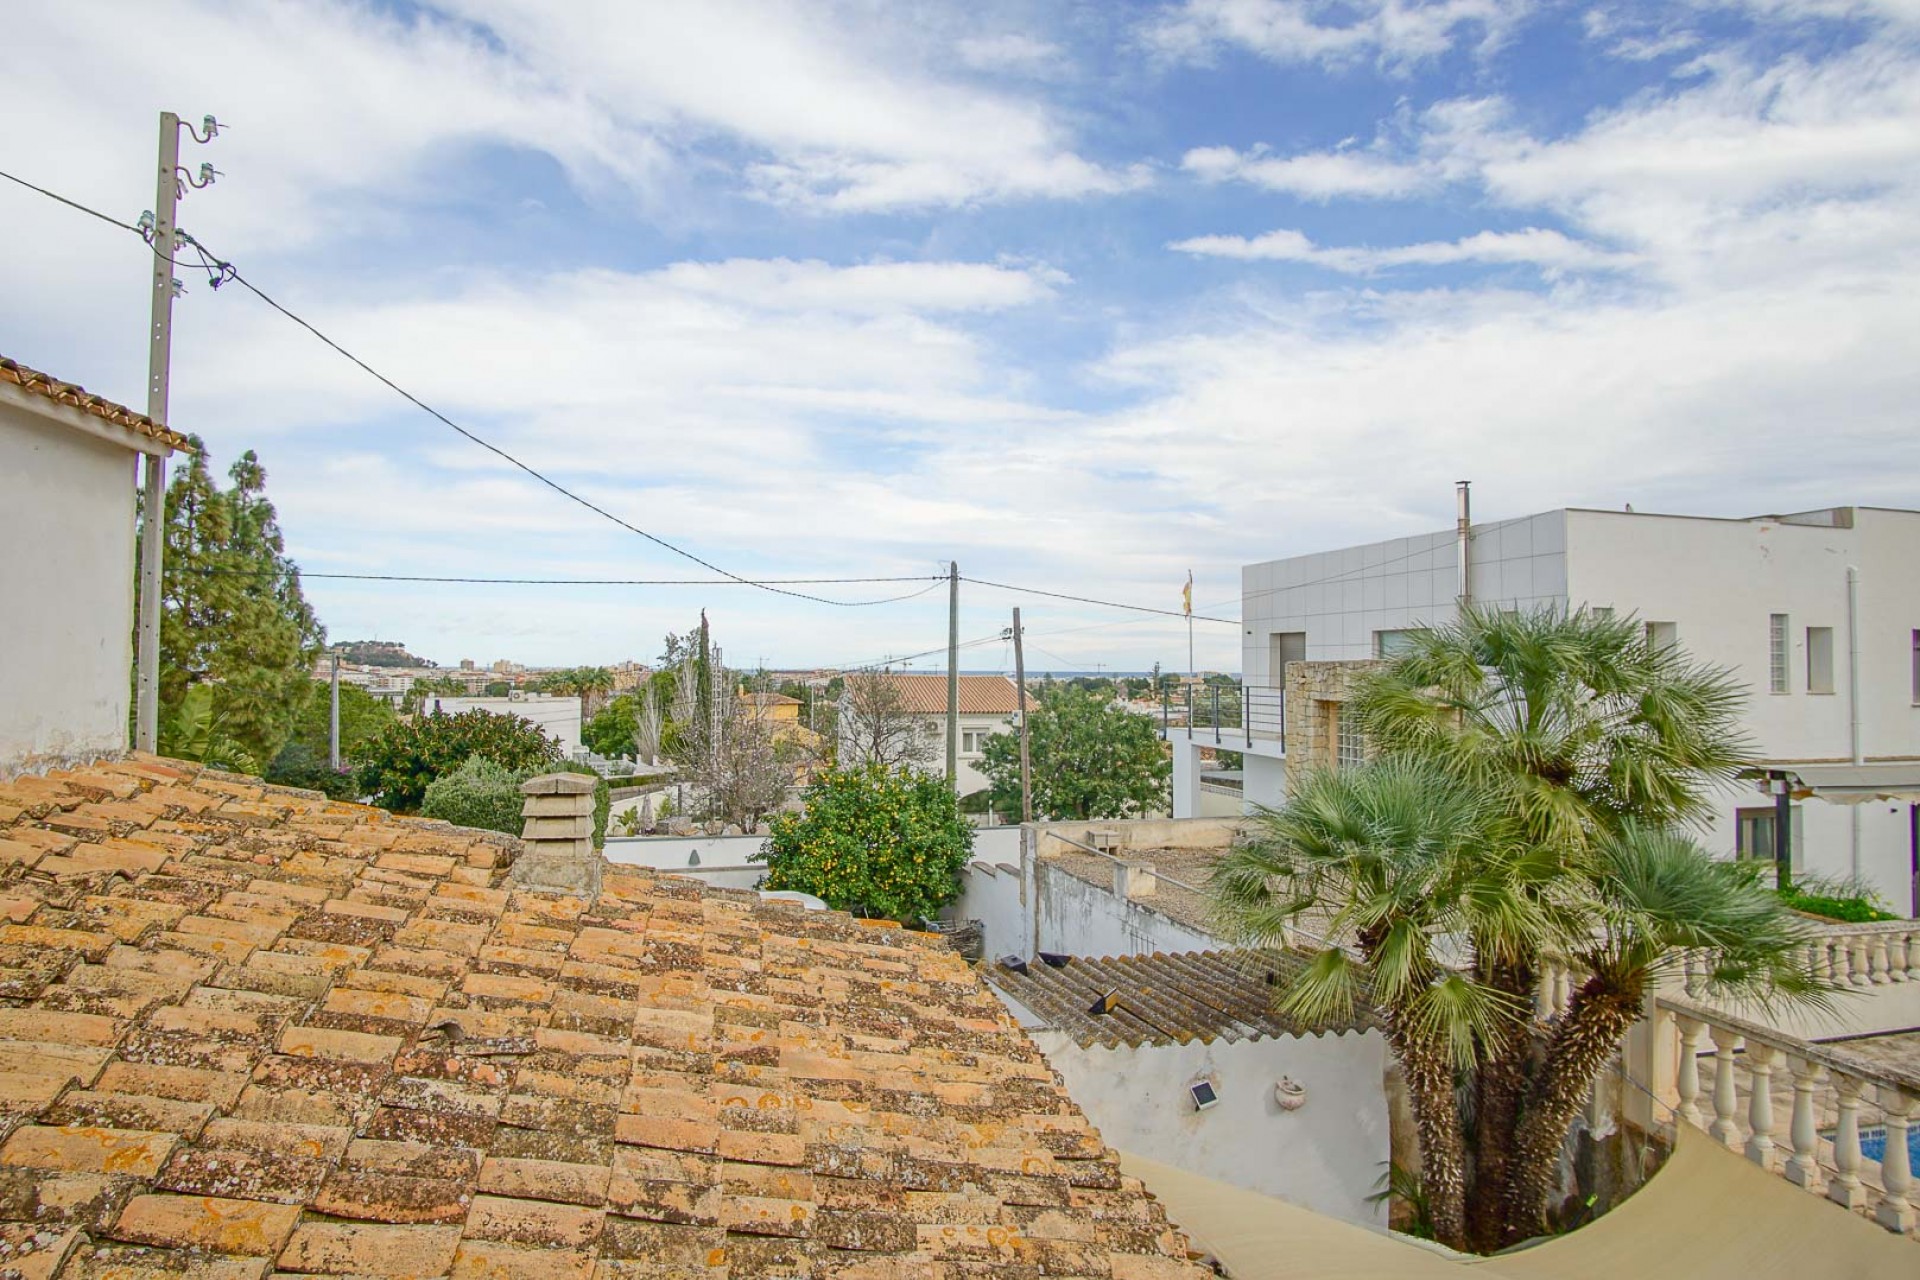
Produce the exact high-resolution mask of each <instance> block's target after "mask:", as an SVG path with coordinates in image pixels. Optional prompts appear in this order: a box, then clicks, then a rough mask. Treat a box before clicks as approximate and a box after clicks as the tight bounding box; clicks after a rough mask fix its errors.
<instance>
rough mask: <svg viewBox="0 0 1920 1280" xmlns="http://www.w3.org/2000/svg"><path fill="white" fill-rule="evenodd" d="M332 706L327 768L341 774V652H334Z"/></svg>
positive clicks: (328, 716)
mask: <svg viewBox="0 0 1920 1280" xmlns="http://www.w3.org/2000/svg"><path fill="white" fill-rule="evenodd" d="M330 686H331V687H330V696H331V698H332V702H331V704H330V705H329V706H328V708H327V767H328V768H329V769H332V770H333V771H334V772H335V773H338V772H340V651H339V650H338V649H336V650H334V652H333V674H332V678H331V680H330Z"/></svg>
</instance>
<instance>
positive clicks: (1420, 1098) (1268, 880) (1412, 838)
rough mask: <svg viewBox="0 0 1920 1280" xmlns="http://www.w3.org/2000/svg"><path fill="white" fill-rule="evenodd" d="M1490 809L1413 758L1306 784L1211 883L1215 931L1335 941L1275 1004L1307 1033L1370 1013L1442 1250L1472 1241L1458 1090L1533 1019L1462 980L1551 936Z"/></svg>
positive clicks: (1262, 939) (1491, 989) (1319, 776)
mask: <svg viewBox="0 0 1920 1280" xmlns="http://www.w3.org/2000/svg"><path fill="white" fill-rule="evenodd" d="M1514 834H1515V831H1514V827H1513V824H1512V822H1511V821H1510V820H1509V819H1508V818H1507V816H1506V815H1505V814H1504V813H1503V812H1502V810H1501V808H1500V806H1499V804H1498V803H1497V800H1496V798H1495V797H1494V796H1493V794H1492V793H1490V792H1488V791H1486V790H1484V789H1481V788H1473V787H1462V786H1460V785H1459V784H1458V780H1457V779H1455V778H1453V777H1452V776H1450V775H1449V774H1447V773H1446V771H1445V770H1444V769H1442V768H1441V767H1440V766H1438V765H1436V764H1434V763H1433V762H1431V761H1427V760H1423V759H1420V758H1418V757H1412V756H1407V757H1398V758H1393V759H1388V760H1383V761H1381V762H1380V763H1378V764H1376V765H1373V766H1371V767H1369V768H1364V769H1358V770H1352V771H1346V772H1339V773H1334V772H1320V773H1316V774H1313V775H1310V776H1309V777H1308V778H1307V779H1306V780H1305V782H1304V783H1303V785H1302V786H1301V787H1300V788H1299V789H1298V790H1297V791H1296V793H1295V794H1294V795H1293V796H1292V797H1291V798H1290V800H1289V802H1288V803H1287V805H1286V806H1285V807H1284V808H1282V809H1278V810H1268V811H1265V812H1262V813H1260V814H1259V815H1257V816H1256V817H1255V818H1254V820H1253V823H1252V828H1251V831H1250V832H1249V834H1248V836H1247V838H1245V839H1244V840H1242V841H1241V842H1240V843H1239V844H1238V845H1236V847H1235V848H1234V850H1233V851H1232V852H1231V853H1230V854H1229V855H1228V857H1227V858H1226V859H1224V860H1223V861H1222V862H1221V863H1220V864H1219V865H1218V866H1217V867H1216V868H1215V871H1214V877H1213V889H1214V895H1215V905H1216V908H1217V914H1218V918H1219V924H1220V926H1221V927H1222V928H1223V929H1224V930H1225V931H1226V932H1227V933H1228V934H1229V935H1230V936H1233V937H1235V938H1236V939H1238V940H1240V941H1243V942H1246V943H1249V944H1252V945H1265V946H1271V945H1276V944H1278V945H1284V944H1285V942H1286V941H1287V940H1288V933H1289V930H1290V928H1291V927H1292V926H1293V925H1294V924H1295V923H1296V922H1297V919H1298V917H1299V916H1300V915H1301V914H1302V913H1304V912H1308V911H1313V912H1315V913H1316V914H1320V913H1324V914H1325V915H1326V916H1327V918H1328V919H1327V926H1326V928H1327V931H1328V934H1329V935H1330V936H1332V937H1336V938H1340V937H1350V938H1353V939H1355V944H1354V945H1353V947H1352V948H1351V949H1349V948H1347V947H1345V946H1340V945H1332V946H1327V947H1324V948H1322V949H1321V950H1320V951H1319V952H1318V953H1317V954H1316V955H1315V956H1314V958H1313V961H1312V963H1311V964H1309V965H1307V966H1306V967H1305V968H1304V970H1303V971H1302V973H1301V974H1300V976H1299V977H1298V978H1297V979H1296V980H1295V981H1294V982H1293V983H1292V984H1291V985H1290V986H1289V987H1288V988H1286V989H1285V991H1284V992H1283V993H1282V995H1281V1003H1282V1007H1283V1008H1284V1009H1285V1010H1286V1011H1287V1012H1289V1013H1291V1014H1293V1015H1294V1016H1296V1017H1299V1018H1301V1019H1302V1020H1303V1021H1308V1022H1314V1021H1320V1020H1324V1019H1328V1018H1338V1017H1342V1016H1344V1015H1346V1014H1348V1013H1349V1012H1351V1009H1352V1007H1353V1004H1354V1002H1355V1001H1356V1000H1358V999H1363V998H1364V999H1370V1000H1371V1001H1372V1003H1373V1005H1374V1006H1375V1008H1376V1009H1377V1010H1378V1011H1379V1012H1380V1014H1381V1017H1382V1020H1383V1022H1384V1024H1385V1032H1386V1037H1387V1043H1388V1046H1389V1047H1390V1049H1391V1050H1392V1052H1393V1055H1394V1058H1395V1059H1396V1060H1397V1061H1398V1062H1399V1063H1400V1067H1401V1070H1402V1072H1403V1073H1404V1074H1405V1076H1406V1080H1407V1090H1408V1094H1409V1096H1410V1098H1411V1100H1412V1103H1413V1114H1414V1122H1415V1124H1416V1126H1417V1127H1418V1129H1419V1133H1420V1152H1421V1181H1422V1186H1423V1187H1424V1189H1425V1193H1426V1196H1427V1202H1428V1214H1429V1217H1430V1219H1431V1222H1432V1224H1433V1229H1434V1235H1435V1238H1437V1239H1438V1240H1440V1241H1441V1242H1442V1243H1446V1244H1450V1245H1454V1246H1455V1247H1459V1246H1461V1245H1463V1244H1464V1242H1465V1239H1466V1205H1467V1191H1468V1169H1467V1166H1466V1143H1465V1140H1464V1134H1463V1131H1462V1128H1461V1125H1460V1123H1459V1107H1458V1105H1457V1103H1456V1097H1455V1076H1456V1074H1457V1073H1461V1072H1471V1071H1472V1070H1473V1069H1474V1068H1475V1067H1476V1066H1477V1065H1478V1064H1479V1063H1481V1062H1482V1061H1483V1060H1484V1058H1485V1046H1487V1045H1488V1044H1494V1043H1498V1042H1500V1041H1502V1040H1503V1039H1504V1038H1506V1037H1507V1036H1508V1035H1509V1034H1510V1030H1509V1029H1510V1028H1512V1027H1514V1026H1515V1025H1517V1024H1518V1023H1519V1021H1520V1020H1521V1019H1522V1018H1523V1017H1524V1016H1525V1015H1524V1010H1523V1007H1522V1006H1521V1005H1520V1003H1519V1002H1518V1001H1516V1000H1515V999H1514V998H1513V997H1511V996H1510V995H1508V994H1507V993H1505V992H1503V991H1501V990H1500V989H1499V987H1497V986H1496V985H1493V984H1489V983H1481V982H1475V981H1472V979H1471V977H1470V976H1469V974H1468V972H1466V971H1464V970H1463V968H1462V965H1461V961H1462V959H1463V957H1462V955H1461V954H1460V953H1461V951H1462V949H1464V950H1465V951H1466V952H1467V953H1468V958H1471V957H1478V956H1482V955H1484V956H1485V957H1486V959H1487V960H1488V961H1489V962H1498V961H1501V960H1506V961H1509V962H1511V961H1513V960H1516V959H1518V958H1519V957H1521V956H1523V955H1525V954H1528V953H1529V952H1530V951H1531V950H1532V949H1534V948H1537V947H1538V946H1539V945H1540V944H1541V941H1542V939H1543V938H1544V937H1545V936H1546V935H1547V934H1548V933H1549V931H1550V928H1551V922H1550V920H1549V918H1548V915H1549V913H1548V912H1546V911H1544V910H1543V909H1542V907H1541V903H1542V901H1543V895H1540V894H1536V893H1530V892H1528V891H1527V889H1528V885H1527V882H1528V880H1529V879H1530V878H1532V877H1533V876H1534V875H1535V874H1536V868H1535V867H1533V866H1532V865H1531V864H1530V862H1529V860H1528V858H1527V857H1526V852H1527V851H1526V849H1525V847H1524V846H1523V845H1521V844H1520V843H1519V842H1517V841H1516V840H1515V839H1514V838H1513V836H1514Z"/></svg>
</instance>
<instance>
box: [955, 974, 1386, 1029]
mask: <svg viewBox="0 0 1920 1280" xmlns="http://www.w3.org/2000/svg"><path fill="white" fill-rule="evenodd" d="M1305 964H1306V957H1305V956H1304V955H1303V954H1302V953H1300V952H1297V951H1189V952H1186V953H1184V954H1181V955H1167V954H1164V953H1161V952H1155V953H1154V954H1153V955H1148V956H1106V957H1103V958H1101V959H1098V960H1092V959H1085V958H1082V957H1078V956H1076V957H1074V958H1072V959H1070V960H1068V961H1067V962H1066V963H1065V964H1064V965H1062V966H1061V967H1059V968H1054V967H1053V966H1052V965H1049V964H1047V963H1045V962H1043V961H1041V960H1040V959H1038V958H1037V957H1036V958H1034V959H1033V960H1032V961H1030V963H1029V965H1028V971H1027V972H1026V973H1024V974H1021V973H1014V972H1012V971H1011V970H1008V969H1004V968H1001V967H999V966H998V965H995V966H994V967H993V968H991V969H990V970H989V971H988V974H989V979H990V980H991V981H992V983H993V984H994V985H995V986H997V987H999V988H1000V989H1001V990H1002V991H1004V992H1006V993H1007V995H1008V996H1010V997H1012V998H1013V999H1014V1000H1016V1001H1018V1002H1019V1003H1020V1004H1021V1005H1023V1006H1025V1007H1026V1008H1027V1009H1029V1010H1031V1011H1032V1012H1033V1013H1034V1015H1035V1016H1037V1017H1039V1018H1040V1019H1041V1020H1042V1021H1044V1022H1045V1023H1046V1024H1047V1025H1049V1026H1051V1027H1055V1028H1058V1029H1059V1030H1061V1031H1064V1032H1065V1033H1066V1034H1067V1035H1068V1036H1070V1037H1072V1039H1073V1041H1074V1042H1075V1043H1076V1044H1078V1045H1080V1046H1081V1047H1082V1048H1090V1047H1092V1046H1094V1045H1100V1046H1102V1047H1103V1048H1108V1049H1112V1048H1118V1047H1119V1046H1121V1045H1131V1046H1135V1047H1138V1046H1140V1045H1155V1044H1158V1045H1165V1044H1186V1043H1189V1042H1190V1041H1194V1040H1202V1041H1209V1042H1210V1041H1213V1040H1216V1039H1218V1040H1227V1041H1235V1040H1257V1039H1259V1038H1260V1037H1262V1036H1290V1035H1302V1034H1308V1033H1311V1034H1314V1035H1319V1034H1323V1033H1325V1032H1328V1031H1332V1032H1336V1033H1337V1032H1343V1031H1358V1030H1364V1029H1366V1028H1368V1027H1374V1026H1378V1025H1379V1022H1378V1019H1377V1018H1376V1017H1375V1016H1374V1014H1373V1011H1372V1009H1371V1007H1370V1006H1368V1005H1367V1004H1366V1003H1365V1001H1364V1000H1362V1001H1360V1002H1358V1003H1356V1005H1355V1007H1354V1012H1353V1017H1351V1018H1349V1019H1346V1020H1344V1021H1338V1022H1324V1023H1318V1024H1312V1025H1309V1024H1305V1023H1302V1022H1300V1021H1298V1020H1297V1019H1295V1018H1293V1017H1291V1016H1289V1015H1286V1014H1282V1013H1278V1012H1276V1011H1275V1010H1274V1008H1273V1002H1274V998H1275V996H1276V995H1278V994H1279V991H1280V989H1281V988H1283V987H1284V986H1285V985H1286V983H1287V982H1288V981H1290V980H1291V978H1292V976H1293V975H1294V974H1296V973H1298V972H1299V971H1300V970H1301V969H1302V968H1303V967H1304V966H1305ZM1109 992H1111V993H1113V994H1114V995H1115V997H1116V998H1117V1000H1118V1005H1117V1007H1116V1008H1114V1010H1113V1011H1112V1012H1111V1013H1098V1014H1096V1013H1091V1012H1089V1010H1090V1009H1091V1008H1092V1006H1093V1005H1094V1003H1095V1002H1096V1001H1098V1000H1099V999H1100V998H1101V997H1102V996H1105V995H1107V994H1108V993H1109Z"/></svg>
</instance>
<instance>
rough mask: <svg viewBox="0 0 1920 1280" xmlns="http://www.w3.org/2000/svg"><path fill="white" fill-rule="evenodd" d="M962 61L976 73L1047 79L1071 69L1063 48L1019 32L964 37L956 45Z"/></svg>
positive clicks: (956, 51)
mask: <svg viewBox="0 0 1920 1280" xmlns="http://www.w3.org/2000/svg"><path fill="white" fill-rule="evenodd" d="M954 52H955V53H957V54H959V55H960V61H961V62H962V63H963V64H964V65H966V66H969V67H972V68H973V69H974V70H976V71H997V72H1004V73H1006V74H1009V75H1024V76H1045V75H1051V74H1054V73H1055V72H1058V71H1060V70H1062V69H1064V68H1065V67H1066V66H1067V65H1068V59H1067V54H1066V51H1065V50H1064V49H1062V48H1061V47H1060V46H1059V45H1057V44H1054V43H1052V42H1051V41H1048V40H1041V39H1038V38H1037V37H1034V36H1029V35H1023V34H1021V33H1019V32H1012V31H1010V32H1003V33H1001V34H999V35H990V36H963V37H961V39H959V40H958V41H956V42H955V44H954Z"/></svg>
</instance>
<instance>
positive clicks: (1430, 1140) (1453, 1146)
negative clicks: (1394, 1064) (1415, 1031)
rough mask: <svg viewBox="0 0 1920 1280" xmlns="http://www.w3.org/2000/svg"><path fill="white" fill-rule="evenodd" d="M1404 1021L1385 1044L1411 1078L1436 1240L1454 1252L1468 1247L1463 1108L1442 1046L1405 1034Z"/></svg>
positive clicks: (1395, 1022) (1393, 1022)
mask: <svg viewBox="0 0 1920 1280" xmlns="http://www.w3.org/2000/svg"><path fill="white" fill-rule="evenodd" d="M1404 1025H1405V1024H1404V1022H1403V1021H1402V1020H1400V1019H1398V1018H1389V1019H1388V1027H1387V1043H1388V1046H1389V1047H1390V1048H1391V1049H1392V1050H1393V1056H1394V1057H1395V1058H1397V1059H1398V1060H1399V1062H1400V1069H1401V1071H1402V1072H1403V1073H1405V1075H1406V1078H1407V1098H1408V1101H1409V1102H1411V1103H1412V1105H1413V1120H1414V1127H1415V1128H1416V1129H1418V1130H1419V1133H1420V1181H1421V1184H1422V1186H1423V1188H1424V1189H1425V1191H1426V1193H1427V1213H1428V1216H1429V1217H1430V1218H1431V1219H1432V1220H1433V1235H1434V1239H1436V1240H1438V1241H1439V1242H1440V1243H1441V1244H1444V1245H1446V1246H1448V1247H1449V1248H1453V1249H1464V1248H1466V1247H1467V1226H1466V1222H1467V1219H1466V1199H1467V1177H1466V1166H1467V1155H1466V1145H1465V1143H1464V1142H1463V1141H1462V1139H1461V1134H1460V1108H1459V1103H1458V1101H1457V1100H1456V1098H1455V1095H1454V1089H1453V1066H1452V1064H1451V1063H1450V1062H1449V1061H1448V1058H1447V1054H1446V1049H1445V1047H1444V1046H1442V1045H1440V1044H1438V1043H1435V1042H1433V1041H1431V1040H1426V1039H1424V1038H1416V1037H1414V1036H1411V1035H1408V1034H1406V1033H1405V1032H1404V1031H1403V1030H1401V1028H1402V1027H1404Z"/></svg>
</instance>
